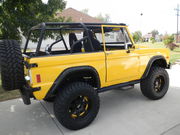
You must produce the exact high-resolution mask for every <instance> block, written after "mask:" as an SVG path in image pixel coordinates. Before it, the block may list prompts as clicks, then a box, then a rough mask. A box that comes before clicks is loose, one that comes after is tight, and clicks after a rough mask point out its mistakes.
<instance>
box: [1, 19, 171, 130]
mask: <svg viewBox="0 0 180 135" xmlns="http://www.w3.org/2000/svg"><path fill="white" fill-rule="evenodd" d="M38 34H39V36H38V41H37V43H33V42H32V40H33V39H34V38H33V37H34V36H35V35H36V36H37V35H38ZM51 37H53V38H51ZM31 46H32V47H31ZM0 60H1V79H2V87H3V88H4V89H5V90H7V91H10V90H15V89H19V90H20V92H21V95H22V99H23V101H24V103H25V104H27V105H28V104H30V103H31V102H30V99H31V98H34V99H36V100H45V101H52V102H53V103H54V114H55V116H56V118H57V120H58V121H59V122H60V123H61V124H62V125H63V126H65V127H66V128H69V129H72V130H77V129H81V128H83V127H86V126H87V125H89V124H90V123H91V122H92V121H93V120H94V118H95V117H96V115H97V113H98V111H99V106H100V105H99V104H100V103H99V102H100V101H99V96H98V94H99V93H100V92H104V91H108V90H112V89H114V88H118V87H124V86H131V85H134V84H137V83H140V88H141V91H142V94H143V95H144V96H146V97H147V98H149V99H152V100H157V99H160V98H162V97H163V96H164V95H165V94H166V92H167V90H168V87H169V76H168V73H167V71H166V69H167V68H169V67H170V62H169V60H170V54H169V51H168V49H157V48H156V49H153V48H146V47H141V46H138V45H136V44H135V43H134V41H133V39H132V36H131V34H130V33H129V31H128V28H127V25H125V24H114V23H56V22H47V23H41V24H39V25H37V26H34V27H32V28H31V29H30V31H29V34H28V38H27V41H26V44H25V46H24V50H23V52H22V50H21V49H20V45H19V44H18V43H17V41H15V40H2V41H0Z"/></svg>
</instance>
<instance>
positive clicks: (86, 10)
mask: <svg viewBox="0 0 180 135" xmlns="http://www.w3.org/2000/svg"><path fill="white" fill-rule="evenodd" d="M81 12H83V13H84V14H86V15H89V9H87V8H85V9H83V10H81Z"/></svg>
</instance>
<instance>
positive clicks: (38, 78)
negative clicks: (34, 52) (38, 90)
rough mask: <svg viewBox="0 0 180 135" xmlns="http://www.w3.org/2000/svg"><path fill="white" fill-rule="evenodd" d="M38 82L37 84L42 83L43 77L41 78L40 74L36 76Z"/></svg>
mask: <svg viewBox="0 0 180 135" xmlns="http://www.w3.org/2000/svg"><path fill="white" fill-rule="evenodd" d="M36 81H37V83H40V82H41V76H40V74H37V75H36Z"/></svg>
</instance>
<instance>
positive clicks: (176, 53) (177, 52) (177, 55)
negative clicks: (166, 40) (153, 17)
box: [140, 42, 180, 64]
mask: <svg viewBox="0 0 180 135" xmlns="http://www.w3.org/2000/svg"><path fill="white" fill-rule="evenodd" d="M140 45H146V46H148V47H151V48H166V46H165V45H164V44H163V43H162V42H157V43H154V44H153V43H149V42H148V43H147V42H146V43H140ZM178 45H180V44H178ZM170 54H171V56H170V62H171V63H172V64H173V63H175V62H176V61H177V60H178V59H180V47H178V48H175V49H174V50H173V51H171V50H170Z"/></svg>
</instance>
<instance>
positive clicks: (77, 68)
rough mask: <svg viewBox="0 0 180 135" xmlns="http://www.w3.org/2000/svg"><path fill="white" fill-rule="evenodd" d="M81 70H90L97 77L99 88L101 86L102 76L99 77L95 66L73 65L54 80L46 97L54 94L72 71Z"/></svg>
mask: <svg viewBox="0 0 180 135" xmlns="http://www.w3.org/2000/svg"><path fill="white" fill-rule="evenodd" d="M81 71H90V72H92V73H93V75H94V76H95V77H96V81H97V88H100V85H101V84H100V78H99V74H98V72H97V71H96V69H95V68H93V67H91V66H78V67H71V68H67V69H65V70H64V71H63V72H61V73H60V75H59V76H58V77H57V78H56V80H55V81H54V83H53V85H52V86H51V88H50V90H49V91H48V93H47V94H46V96H45V98H47V97H49V96H50V95H52V94H53V93H55V91H56V89H57V88H58V86H59V85H60V84H61V83H62V82H63V80H64V79H65V78H66V77H67V76H68V75H69V74H71V73H75V72H81Z"/></svg>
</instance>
